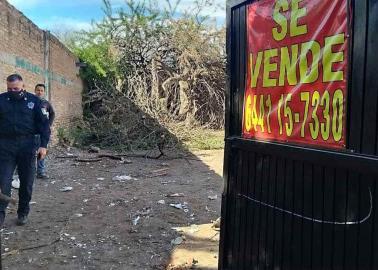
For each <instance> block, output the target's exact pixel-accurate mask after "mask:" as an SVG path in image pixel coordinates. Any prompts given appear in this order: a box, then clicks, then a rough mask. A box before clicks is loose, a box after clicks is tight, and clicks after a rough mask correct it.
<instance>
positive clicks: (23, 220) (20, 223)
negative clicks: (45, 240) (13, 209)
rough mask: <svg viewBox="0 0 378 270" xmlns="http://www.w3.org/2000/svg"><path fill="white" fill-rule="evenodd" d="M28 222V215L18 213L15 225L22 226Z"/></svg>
mask: <svg viewBox="0 0 378 270" xmlns="http://www.w3.org/2000/svg"><path fill="white" fill-rule="evenodd" d="M26 223H28V216H25V215H19V216H18V218H17V225H18V226H24V225H26Z"/></svg>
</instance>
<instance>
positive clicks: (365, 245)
mask: <svg viewBox="0 0 378 270" xmlns="http://www.w3.org/2000/svg"><path fill="white" fill-rule="evenodd" d="M252 2H254V1H240V0H239V1H236V0H234V1H228V3H227V29H228V32H227V35H228V42H227V50H228V72H229V91H228V92H227V105H226V113H227V116H226V150H225V168H224V176H225V188H224V194H223V201H222V226H221V247H220V261H219V269H223V270H231V269H233V270H242V269H248V270H250V269H274V270H279V269H378V212H377V211H378V185H377V181H378V0H355V1H350V4H351V6H352V14H351V17H352V18H351V19H352V20H351V33H352V37H351V44H350V45H351V46H350V59H349V72H350V76H349V80H348V81H349V82H348V83H349V89H348V115H347V117H348V120H347V121H348V124H347V135H348V136H347V139H348V141H347V149H346V151H328V150H318V149H313V148H309V147H301V146H294V145H287V144H280V143H274V142H260V141H256V140H246V139H243V138H242V137H241V132H242V116H243V99H244V89H245V83H246V82H245V76H244V74H246V59H247V55H246V7H247V5H248V4H250V3H252Z"/></svg>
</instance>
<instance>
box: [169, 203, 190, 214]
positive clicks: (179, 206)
mask: <svg viewBox="0 0 378 270" xmlns="http://www.w3.org/2000/svg"><path fill="white" fill-rule="evenodd" d="M169 206H171V207H173V208H176V209H179V210H184V212H185V213H188V212H189V209H188V203H186V202H184V203H176V204H175V203H171V204H170V205H169Z"/></svg>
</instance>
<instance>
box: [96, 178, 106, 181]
mask: <svg viewBox="0 0 378 270" xmlns="http://www.w3.org/2000/svg"><path fill="white" fill-rule="evenodd" d="M97 180H98V181H104V180H105V178H103V177H99V178H97Z"/></svg>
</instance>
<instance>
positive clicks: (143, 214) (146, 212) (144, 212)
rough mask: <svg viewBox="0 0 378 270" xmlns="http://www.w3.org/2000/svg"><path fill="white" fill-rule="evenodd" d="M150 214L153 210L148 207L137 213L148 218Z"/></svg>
mask: <svg viewBox="0 0 378 270" xmlns="http://www.w3.org/2000/svg"><path fill="white" fill-rule="evenodd" d="M150 213H151V208H148V207H146V208H143V210H142V211H138V212H137V214H138V215H141V216H144V217H145V216H148V215H149V214H150Z"/></svg>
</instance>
